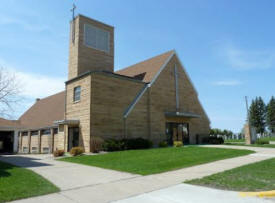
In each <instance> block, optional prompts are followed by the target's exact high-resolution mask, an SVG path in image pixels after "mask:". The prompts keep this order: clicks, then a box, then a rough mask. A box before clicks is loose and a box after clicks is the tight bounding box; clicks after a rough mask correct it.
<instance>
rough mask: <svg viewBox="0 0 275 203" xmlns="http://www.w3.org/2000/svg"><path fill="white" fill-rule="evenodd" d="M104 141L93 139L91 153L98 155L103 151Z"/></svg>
mask: <svg viewBox="0 0 275 203" xmlns="http://www.w3.org/2000/svg"><path fill="white" fill-rule="evenodd" d="M103 143H104V140H103V139H102V138H100V137H92V139H91V152H93V153H98V152H100V151H102V147H103Z"/></svg>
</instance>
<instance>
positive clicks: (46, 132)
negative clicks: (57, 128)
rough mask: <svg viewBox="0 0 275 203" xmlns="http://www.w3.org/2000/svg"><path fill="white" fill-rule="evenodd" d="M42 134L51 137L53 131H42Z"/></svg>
mask: <svg viewBox="0 0 275 203" xmlns="http://www.w3.org/2000/svg"><path fill="white" fill-rule="evenodd" d="M41 134H42V135H50V134H51V130H50V129H45V130H42V132H41Z"/></svg>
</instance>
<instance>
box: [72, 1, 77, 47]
mask: <svg viewBox="0 0 275 203" xmlns="http://www.w3.org/2000/svg"><path fill="white" fill-rule="evenodd" d="M75 9H76V6H75V4H73V8H72V9H71V12H72V15H73V19H72V42H73V43H74V40H75V23H74V10H75Z"/></svg>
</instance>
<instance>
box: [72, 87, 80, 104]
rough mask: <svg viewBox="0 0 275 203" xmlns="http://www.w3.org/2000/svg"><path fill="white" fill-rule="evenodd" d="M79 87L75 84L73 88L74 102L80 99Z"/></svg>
mask: <svg viewBox="0 0 275 203" xmlns="http://www.w3.org/2000/svg"><path fill="white" fill-rule="evenodd" d="M80 94H81V87H80V86H77V87H75V88H74V102H77V101H80Z"/></svg>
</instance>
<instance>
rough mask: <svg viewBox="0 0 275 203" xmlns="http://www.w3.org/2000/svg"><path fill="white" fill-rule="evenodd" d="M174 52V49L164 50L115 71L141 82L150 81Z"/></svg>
mask: <svg viewBox="0 0 275 203" xmlns="http://www.w3.org/2000/svg"><path fill="white" fill-rule="evenodd" d="M173 53H175V52H174V50H172V51H168V52H165V53H163V54H160V55H158V56H155V57H153V58H150V59H147V60H145V61H142V62H140V63H137V64H135V65H132V66H129V67H127V68H124V69H121V70H118V71H116V73H117V74H120V75H126V76H129V77H134V78H136V79H139V80H142V81H143V82H151V81H152V80H153V78H154V76H155V75H156V74H157V73H158V71H159V70H160V68H161V67H162V66H163V64H164V63H165V62H166V61H167V59H168V58H169V57H170V56H171V54H173Z"/></svg>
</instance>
